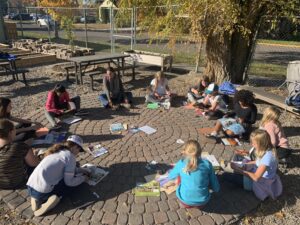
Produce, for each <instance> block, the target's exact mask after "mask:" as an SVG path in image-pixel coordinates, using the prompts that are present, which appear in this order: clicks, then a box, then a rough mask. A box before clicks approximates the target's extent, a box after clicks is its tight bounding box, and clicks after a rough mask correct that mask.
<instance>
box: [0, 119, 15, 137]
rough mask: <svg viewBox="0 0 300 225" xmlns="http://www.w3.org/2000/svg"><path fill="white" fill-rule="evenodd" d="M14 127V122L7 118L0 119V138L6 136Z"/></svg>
mask: <svg viewBox="0 0 300 225" xmlns="http://www.w3.org/2000/svg"><path fill="white" fill-rule="evenodd" d="M13 129H15V126H14V124H13V123H12V122H11V121H9V120H7V119H0V138H4V139H6V138H8V136H9V133H10V132H11V131H12V130H13Z"/></svg>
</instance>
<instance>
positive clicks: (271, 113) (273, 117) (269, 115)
mask: <svg viewBox="0 0 300 225" xmlns="http://www.w3.org/2000/svg"><path fill="white" fill-rule="evenodd" d="M279 117H280V111H279V109H278V108H276V107H274V106H269V107H267V108H266V109H265V110H264V115H263V118H262V119H261V122H260V126H262V127H264V125H265V124H266V123H268V122H270V121H272V122H274V123H275V124H277V126H279V127H281V123H280V122H279Z"/></svg>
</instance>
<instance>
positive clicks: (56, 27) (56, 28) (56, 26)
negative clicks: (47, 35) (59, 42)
mask: <svg viewBox="0 0 300 225" xmlns="http://www.w3.org/2000/svg"><path fill="white" fill-rule="evenodd" d="M54 37H55V38H56V39H58V38H59V36H58V23H57V21H54Z"/></svg>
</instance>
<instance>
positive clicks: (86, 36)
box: [84, 8, 88, 48]
mask: <svg viewBox="0 0 300 225" xmlns="http://www.w3.org/2000/svg"><path fill="white" fill-rule="evenodd" d="M84 29H85V47H86V48H88V34H87V25H86V8H84Z"/></svg>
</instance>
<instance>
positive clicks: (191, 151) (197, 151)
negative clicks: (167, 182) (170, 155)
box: [183, 140, 201, 173]
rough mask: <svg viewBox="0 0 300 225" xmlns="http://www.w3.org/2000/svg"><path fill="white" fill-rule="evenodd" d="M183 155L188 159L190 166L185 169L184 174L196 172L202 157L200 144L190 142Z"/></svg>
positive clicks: (193, 141)
mask: <svg viewBox="0 0 300 225" xmlns="http://www.w3.org/2000/svg"><path fill="white" fill-rule="evenodd" d="M183 153H184V154H185V156H186V158H187V159H188V164H187V165H186V167H185V168H184V172H186V173H189V172H192V171H194V170H196V169H197V166H198V159H199V157H200V156H201V147H200V144H199V142H197V141H195V140H189V141H188V142H187V143H186V145H185V147H184V150H183Z"/></svg>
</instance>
